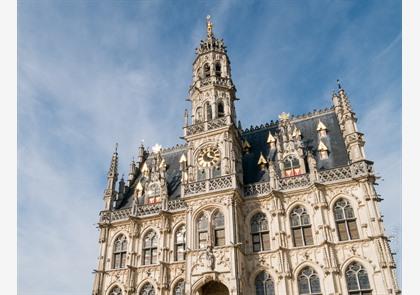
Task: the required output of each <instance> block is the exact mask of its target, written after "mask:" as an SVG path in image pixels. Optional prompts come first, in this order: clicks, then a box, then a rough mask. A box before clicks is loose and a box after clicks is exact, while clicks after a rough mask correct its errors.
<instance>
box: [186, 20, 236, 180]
mask: <svg viewBox="0 0 420 295" xmlns="http://www.w3.org/2000/svg"><path fill="white" fill-rule="evenodd" d="M188 100H189V101H190V102H191V119H190V118H189V116H188V111H187V110H185V123H184V124H185V126H184V138H185V140H186V141H187V145H188V155H187V158H186V159H185V160H186V161H187V162H188V164H189V165H188V167H185V168H187V169H188V177H186V179H184V181H186V182H194V181H199V180H205V179H210V178H215V177H219V176H224V175H231V174H232V175H235V180H239V181H240V182H242V175H241V164H240V163H241V151H240V150H239V149H238V148H237V147H240V146H241V145H240V144H238V143H240V140H239V131H238V129H237V127H236V111H235V103H234V102H235V100H237V98H236V89H235V85H234V84H233V82H232V78H231V68H230V61H229V57H228V55H227V50H226V47H225V45H224V42H223V39H217V38H216V37H215V36H214V33H213V24H212V22H211V20H210V16H207V38H206V39H205V40H202V41H201V42H200V46H199V47H198V48H196V57H195V60H194V62H193V81H192V85H191V86H190V89H189V99H188ZM235 147H236V148H235Z"/></svg>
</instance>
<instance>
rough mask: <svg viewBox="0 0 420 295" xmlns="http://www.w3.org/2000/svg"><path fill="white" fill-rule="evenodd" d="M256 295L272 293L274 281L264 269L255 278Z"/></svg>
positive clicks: (271, 294) (272, 294)
mask: <svg viewBox="0 0 420 295" xmlns="http://www.w3.org/2000/svg"><path fill="white" fill-rule="evenodd" d="M255 293H256V295H274V282H273V279H272V278H271V276H270V275H269V274H268V273H266V272H265V271H262V272H260V273H259V274H258V275H257V277H256V278H255Z"/></svg>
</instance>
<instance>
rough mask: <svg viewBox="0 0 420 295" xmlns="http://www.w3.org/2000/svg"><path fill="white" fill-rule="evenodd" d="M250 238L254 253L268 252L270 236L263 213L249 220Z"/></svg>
mask: <svg viewBox="0 0 420 295" xmlns="http://www.w3.org/2000/svg"><path fill="white" fill-rule="evenodd" d="M251 236H252V249H253V251H254V252H260V251H265V250H270V234H269V231H268V222H267V218H266V216H265V214H264V213H261V212H260V213H257V214H255V215H254V216H253V217H252V218H251Z"/></svg>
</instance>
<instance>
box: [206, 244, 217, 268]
mask: <svg viewBox="0 0 420 295" xmlns="http://www.w3.org/2000/svg"><path fill="white" fill-rule="evenodd" d="M206 259H207V261H206V266H207V268H208V269H211V270H214V262H215V257H214V253H213V247H212V246H211V245H208V246H207V249H206Z"/></svg>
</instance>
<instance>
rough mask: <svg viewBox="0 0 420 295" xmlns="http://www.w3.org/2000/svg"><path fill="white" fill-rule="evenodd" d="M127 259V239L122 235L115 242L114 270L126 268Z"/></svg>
mask: <svg viewBox="0 0 420 295" xmlns="http://www.w3.org/2000/svg"><path fill="white" fill-rule="evenodd" d="M126 257H127V238H126V236H125V235H123V234H121V235H119V236H118V237H117V239H116V240H115V242H114V251H113V265H112V268H124V267H125V263H126Z"/></svg>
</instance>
